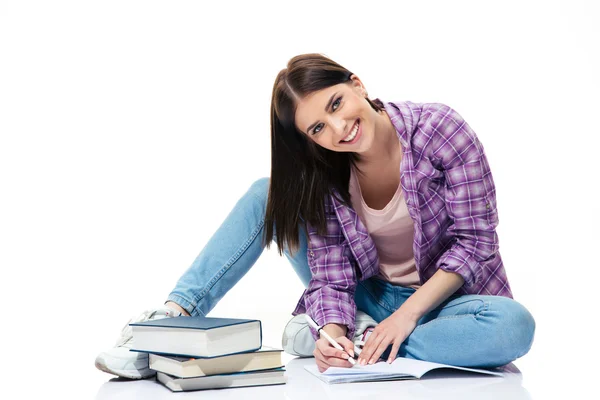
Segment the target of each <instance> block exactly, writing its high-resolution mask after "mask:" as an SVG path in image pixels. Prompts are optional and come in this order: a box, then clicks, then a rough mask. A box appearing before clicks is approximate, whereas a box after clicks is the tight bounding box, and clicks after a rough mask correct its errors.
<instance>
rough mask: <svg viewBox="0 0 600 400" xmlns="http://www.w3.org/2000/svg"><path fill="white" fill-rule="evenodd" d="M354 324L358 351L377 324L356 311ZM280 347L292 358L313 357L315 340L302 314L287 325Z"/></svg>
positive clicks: (369, 317) (367, 316) (366, 315)
mask: <svg viewBox="0 0 600 400" xmlns="http://www.w3.org/2000/svg"><path fill="white" fill-rule="evenodd" d="M355 323H356V331H355V332H354V340H353V342H354V344H355V345H356V346H357V347H358V348H359V349H362V346H363V345H364V342H365V341H366V340H367V337H368V336H369V335H370V334H371V331H372V330H373V328H374V327H376V326H377V322H376V321H375V320H374V319H373V318H371V316H370V315H368V314H365V313H364V312H362V311H358V310H357V311H356V319H355ZM281 346H282V347H283V350H284V351H285V352H286V353H288V354H291V355H293V356H299V357H313V352H314V351H315V339H314V338H313V337H312V334H311V333H310V329H309V327H308V322H306V319H305V318H304V314H298V315H296V316H295V317H294V318H292V319H291V320H290V321H289V322H288V323H287V325H286V326H285V328H284V330H283V337H282V338H281Z"/></svg>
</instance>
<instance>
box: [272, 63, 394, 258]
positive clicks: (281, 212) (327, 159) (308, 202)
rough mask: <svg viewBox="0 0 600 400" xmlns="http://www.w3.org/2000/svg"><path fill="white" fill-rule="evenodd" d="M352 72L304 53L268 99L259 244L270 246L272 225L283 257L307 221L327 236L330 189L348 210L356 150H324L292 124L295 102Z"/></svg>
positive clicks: (294, 245)
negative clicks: (267, 168) (267, 165)
mask: <svg viewBox="0 0 600 400" xmlns="http://www.w3.org/2000/svg"><path fill="white" fill-rule="evenodd" d="M352 75H353V74H352V72H350V71H349V70H347V69H346V68H344V67H342V66H341V65H339V64H337V63H336V62H334V61H332V60H331V59H329V58H327V57H325V56H323V55H321V54H302V55H298V56H296V57H293V58H292V59H290V61H289V62H288V64H287V68H284V69H282V70H281V71H280V72H279V74H277V78H276V79H275V84H274V85H273V94H272V98H271V178H270V183H269V196H268V200H267V209H266V213H265V220H264V222H265V231H264V235H263V246H266V247H267V249H268V248H269V246H270V244H271V241H272V240H273V227H275V236H276V239H277V249H278V252H279V255H282V253H283V250H284V246H286V247H287V249H288V251H289V252H290V254H293V253H295V252H296V251H298V248H299V245H300V241H299V238H298V234H299V231H298V228H299V226H300V224H303V226H304V228H305V232H308V230H307V223H309V224H310V225H311V226H313V227H316V229H317V234H319V235H325V233H326V220H325V201H326V197H327V196H328V195H329V194H333V193H334V190H335V191H336V192H337V193H339V195H340V196H341V199H339V200H340V201H341V202H342V203H343V204H346V205H347V206H350V204H351V203H350V193H349V192H348V183H349V180H350V168H351V166H354V167H355V168H356V170H357V171H359V172H360V170H359V169H358V167H357V164H356V163H357V162H359V161H360V155H359V154H357V153H354V152H335V151H331V150H328V149H325V148H323V147H321V146H319V145H317V144H316V143H314V142H313V141H312V140H310V138H308V137H306V135H305V134H303V133H302V132H300V131H298V129H297V128H296V124H295V114H296V106H297V100H299V99H302V98H304V97H306V96H307V95H309V94H311V93H313V92H316V91H318V90H321V89H324V88H327V87H330V86H334V85H338V84H340V83H346V82H349V81H350V80H351V76H352ZM367 101H368V102H369V104H370V105H371V107H373V109H375V110H377V111H378V112H380V111H382V110H383V103H381V101H379V100H375V101H372V100H370V99H368V98H367Z"/></svg>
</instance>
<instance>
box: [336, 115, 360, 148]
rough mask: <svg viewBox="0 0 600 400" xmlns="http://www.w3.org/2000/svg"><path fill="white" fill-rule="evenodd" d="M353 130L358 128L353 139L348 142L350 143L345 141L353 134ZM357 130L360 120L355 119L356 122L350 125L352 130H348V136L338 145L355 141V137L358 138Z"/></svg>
mask: <svg viewBox="0 0 600 400" xmlns="http://www.w3.org/2000/svg"><path fill="white" fill-rule="evenodd" d="M354 128H358V129H357V131H356V135H354V138H353V139H352V140H350V141H345V139H347V138H348V136H350V135H352V132H354ZM359 130H360V118H357V119H356V121H354V124H353V125H352V129H350V133H348V135H346V136H345V137H344V139H342V140H340V141H339V143H351V142H353V141H354V140H355V139H356V137H357V136H358V132H359Z"/></svg>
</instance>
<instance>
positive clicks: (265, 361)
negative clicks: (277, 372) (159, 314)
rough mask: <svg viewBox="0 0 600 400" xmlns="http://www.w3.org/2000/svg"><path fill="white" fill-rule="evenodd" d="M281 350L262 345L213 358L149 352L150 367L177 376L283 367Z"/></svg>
mask: <svg viewBox="0 0 600 400" xmlns="http://www.w3.org/2000/svg"><path fill="white" fill-rule="evenodd" d="M282 351H283V350H281V349H274V348H272V347H267V346H263V347H262V348H261V349H260V350H258V351H256V352H252V353H239V354H233V355H229V356H222V357H215V358H189V357H175V356H164V355H159V354H149V362H150V368H151V369H153V370H155V371H160V372H164V373H166V374H169V375H172V376H175V377H178V378H191V377H200V376H205V375H218V374H228V373H232V372H246V371H257V370H264V369H273V368H281V367H283V363H282V361H281V353H282Z"/></svg>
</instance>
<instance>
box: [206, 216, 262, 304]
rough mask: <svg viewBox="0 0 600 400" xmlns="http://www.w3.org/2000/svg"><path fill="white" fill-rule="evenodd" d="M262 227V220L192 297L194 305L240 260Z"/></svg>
mask: <svg viewBox="0 0 600 400" xmlns="http://www.w3.org/2000/svg"><path fill="white" fill-rule="evenodd" d="M263 226H264V220H263V221H261V222H260V223H259V224H258V228H257V229H255V230H254V231H253V232H252V233H251V235H250V238H249V239H248V240H246V242H244V243H243V244H242V246H240V248H239V249H238V251H237V252H235V253H234V254H233V256H231V257H230V258H229V260H227V262H226V263H225V265H224V266H223V267H222V268H221V269H220V270H219V271H218V272H217V273H216V274H215V275H214V276H213V277H212V278H211V279H210V281H208V283H207V284H206V285H205V286H204V289H202V291H201V292H200V293H199V294H198V296H194V299H195V302H196V304H198V303H200V301H202V299H203V298H204V296H206V293H208V292H209V291H210V290H211V289H212V288H213V286H214V285H215V284H216V283H217V282H218V281H219V279H221V277H223V275H225V273H226V272H227V271H228V270H229V268H230V267H231V266H232V265H233V264H235V262H237V261H238V260H239V259H240V257H241V255H242V254H244V252H245V251H246V250H247V249H248V247H249V246H250V244H251V243H252V242H253V241H254V240H255V239H256V236H257V235H258V233H259V232H260V231H261V230H262V228H263Z"/></svg>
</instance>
